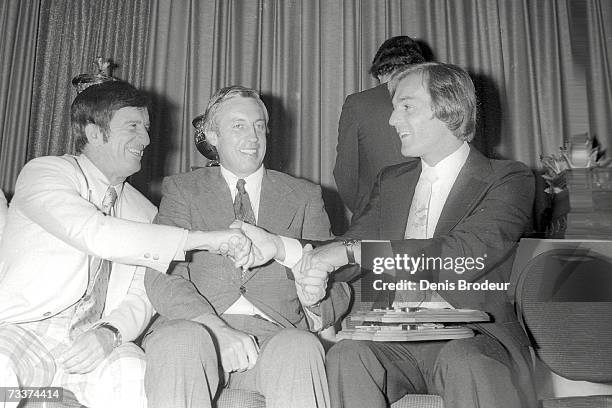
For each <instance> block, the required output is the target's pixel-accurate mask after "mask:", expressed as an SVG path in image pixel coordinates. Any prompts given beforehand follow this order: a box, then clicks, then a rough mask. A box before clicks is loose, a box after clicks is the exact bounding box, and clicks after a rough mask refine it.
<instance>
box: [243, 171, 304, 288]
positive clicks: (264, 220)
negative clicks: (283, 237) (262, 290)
mask: <svg viewBox="0 0 612 408" xmlns="http://www.w3.org/2000/svg"><path fill="white" fill-rule="evenodd" d="M294 196H295V194H294V193H293V192H292V191H291V189H290V188H289V187H288V186H287V185H285V184H284V183H282V182H280V181H279V179H277V178H275V177H274V176H273V175H271V174H270V173H269V172H268V170H267V169H264V175H263V179H262V181H261V193H260V197H259V214H258V216H257V226H259V227H261V228H264V229H265V230H267V231H270V232H274V233H277V232H279V231H283V230H286V229H287V228H288V227H289V226H290V225H291V222H292V221H293V218H294V217H295V214H296V212H297V208H298V204H297V203H296V201H295V200H294ZM260 269H261V268H253V269H251V270H249V271H248V272H247V273H246V274H245V275H244V280H245V281H247V280H249V279H251V278H252V277H253V275H255V274H256V273H257V272H258V271H259V270H260Z"/></svg>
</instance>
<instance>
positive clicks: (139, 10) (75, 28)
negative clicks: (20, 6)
mask: <svg viewBox="0 0 612 408" xmlns="http://www.w3.org/2000/svg"><path fill="white" fill-rule="evenodd" d="M40 3H41V12H40V21H41V23H40V25H39V32H38V42H37V47H36V65H35V71H34V94H33V101H32V114H31V120H30V139H29V145H28V159H31V158H34V157H38V156H43V155H61V154H65V153H72V152H73V137H72V135H71V132H70V104H71V103H72V100H73V99H74V97H75V96H76V91H75V90H74V89H73V87H72V84H71V80H72V78H73V77H74V76H76V75H78V74H81V73H91V72H94V65H93V61H94V59H95V57H97V56H102V57H106V58H109V57H110V58H112V59H113V60H114V61H115V63H116V64H117V65H118V67H117V69H116V70H115V71H114V75H115V76H117V77H119V78H121V79H125V80H127V81H129V82H131V83H132V84H134V85H135V86H140V85H141V84H142V76H143V73H144V67H143V63H144V54H145V51H146V47H145V45H146V35H147V31H148V17H149V7H148V4H149V1H148V0H130V1H124V0H96V1H89V0H41V1H40Z"/></svg>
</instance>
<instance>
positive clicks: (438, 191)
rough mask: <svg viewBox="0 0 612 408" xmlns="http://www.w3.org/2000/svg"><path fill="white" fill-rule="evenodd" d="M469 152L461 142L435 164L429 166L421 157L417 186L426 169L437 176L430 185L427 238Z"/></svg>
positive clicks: (430, 234)
mask: <svg viewBox="0 0 612 408" xmlns="http://www.w3.org/2000/svg"><path fill="white" fill-rule="evenodd" d="M469 154H470V147H469V145H468V144H467V143H466V142H463V144H462V145H461V147H459V148H458V149H457V150H455V151H454V152H453V153H451V154H449V155H448V156H446V157H445V158H444V159H442V160H440V161H439V162H438V164H436V165H435V166H429V165H428V164H427V163H425V161H424V160H423V159H421V166H422V169H423V171H422V172H421V176H420V177H419V181H418V182H417V186H418V184H419V183H421V182H422V181H421V180H422V178H423V174H424V173H426V172H427V171H432V170H433V171H434V172H435V174H436V175H437V176H438V177H437V179H436V181H434V182H433V183H432V185H431V199H430V204H429V212H428V217H427V238H433V235H434V231H435V230H436V226H437V225H438V220H439V219H440V214H441V213H442V208H444V204H446V200H447V199H448V195H449V194H450V191H451V189H452V188H453V185H454V184H455V180H457V176H458V175H459V172H460V171H461V169H462V168H463V165H464V164H465V161H466V160H467V158H468V155H469ZM417 190H418V187H417Z"/></svg>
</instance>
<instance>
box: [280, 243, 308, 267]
mask: <svg viewBox="0 0 612 408" xmlns="http://www.w3.org/2000/svg"><path fill="white" fill-rule="evenodd" d="M279 238H280V239H281V241H282V243H283V245H284V246H285V260H284V261H282V262H281V261H279V260H278V259H277V260H276V262H278V263H279V264H281V265H283V266H286V267H287V268H290V269H291V268H293V267H294V266H295V265H296V264H297V263H298V262H299V260H300V259H302V244H301V243H300V241H298V240H297V239H295V238H287V237H283V236H280V235H279Z"/></svg>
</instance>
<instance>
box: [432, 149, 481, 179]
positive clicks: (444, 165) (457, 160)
mask: <svg viewBox="0 0 612 408" xmlns="http://www.w3.org/2000/svg"><path fill="white" fill-rule="evenodd" d="M469 154H470V146H469V145H468V144H467V142H463V144H462V145H461V146H459V148H458V149H457V150H455V151H454V152H453V153H451V154H449V155H448V156H446V157H445V158H444V159H442V160H440V161H439V162H438V163H437V164H436V165H435V166H430V165H428V164H427V163H426V162H425V160H423V159H421V166H422V173H423V174H427V173H435V174H436V176H437V179H438V180H448V179H453V180H454V178H455V177H456V175H457V174H459V171H460V170H461V168H462V167H463V165H464V164H465V161H466V160H467V158H468V156H469Z"/></svg>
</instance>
